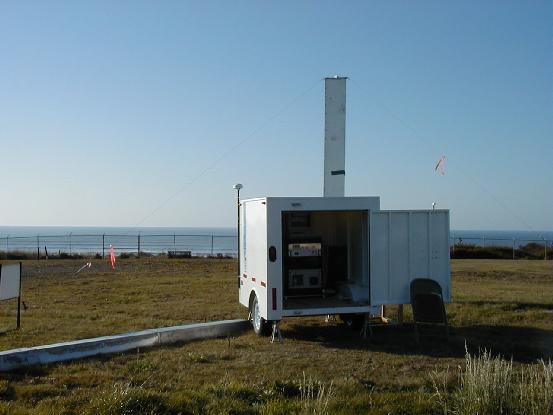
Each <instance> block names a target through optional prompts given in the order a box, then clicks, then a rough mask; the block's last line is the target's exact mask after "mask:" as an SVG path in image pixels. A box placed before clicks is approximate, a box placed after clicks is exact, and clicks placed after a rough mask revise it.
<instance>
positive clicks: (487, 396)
mask: <svg viewBox="0 0 553 415" xmlns="http://www.w3.org/2000/svg"><path fill="white" fill-rule="evenodd" d="M447 375H448V374H446V376H444V377H443V379H442V381H441V382H439V381H438V378H439V376H436V375H434V378H433V381H434V388H435V391H436V396H437V398H438V402H439V404H440V406H441V408H442V411H443V413H444V414H446V415H447V414H456V415H475V414H482V415H484V414H485V415H504V414H520V415H522V414H531V415H550V414H551V411H552V410H553V406H552V404H553V365H552V363H551V362H548V363H545V362H544V361H540V362H539V363H538V364H533V365H528V366H526V367H523V368H521V369H520V370H519V371H516V370H515V369H514V368H513V362H512V360H511V361H507V360H504V359H502V358H501V356H496V357H493V356H492V355H491V353H490V352H488V351H484V352H483V353H481V354H480V355H479V356H476V357H473V356H471V355H470V354H469V353H468V352H467V353H466V354H465V370H464V371H462V370H460V371H459V374H458V384H457V386H456V387H454V389H453V390H452V391H451V393H448V387H447V381H446V380H445V379H446V378H447Z"/></svg>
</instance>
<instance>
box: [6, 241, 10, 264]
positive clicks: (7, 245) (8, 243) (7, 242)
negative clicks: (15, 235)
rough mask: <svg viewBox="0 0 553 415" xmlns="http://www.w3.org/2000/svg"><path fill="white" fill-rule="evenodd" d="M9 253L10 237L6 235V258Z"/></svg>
mask: <svg viewBox="0 0 553 415" xmlns="http://www.w3.org/2000/svg"><path fill="white" fill-rule="evenodd" d="M9 251H10V235H6V258H7V257H8V252H9Z"/></svg>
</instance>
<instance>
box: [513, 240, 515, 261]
mask: <svg viewBox="0 0 553 415" xmlns="http://www.w3.org/2000/svg"><path fill="white" fill-rule="evenodd" d="M514 259H515V238H513V260H514Z"/></svg>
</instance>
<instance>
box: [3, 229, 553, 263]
mask: <svg viewBox="0 0 553 415" xmlns="http://www.w3.org/2000/svg"><path fill="white" fill-rule="evenodd" d="M110 246H113V248H114V250H115V252H116V254H117V255H121V254H133V255H138V256H140V255H148V254H152V255H158V254H167V253H179V252H180V253H186V252H188V253H189V254H190V255H191V256H225V257H236V255H237V238H236V236H235V235H216V234H201V235H200V234H198V235H193V234H177V233H174V234H133V235H131V234H107V233H106V234H90V235H84V234H71V233H70V234H67V235H36V236H2V237H0V253H1V254H3V255H4V256H6V255H8V254H16V253H21V254H25V255H26V256H30V255H31V256H36V258H41V257H47V256H73V255H96V256H101V257H102V258H103V257H105V256H106V255H108V254H109V249H110ZM450 248H451V253H452V255H451V256H452V258H455V257H459V252H461V251H467V249H469V248H470V249H472V251H473V252H476V251H479V252H483V251H485V250H486V249H487V248H488V249H489V250H496V251H497V250H502V251H501V252H503V254H502V255H503V257H505V255H506V254H505V250H506V249H508V250H510V252H511V257H512V258H513V259H517V258H522V257H528V256H524V255H523V254H522V253H523V252H525V250H526V251H532V257H538V256H541V257H542V258H543V259H548V258H549V257H550V256H551V250H552V249H553V241H551V240H546V239H517V238H486V237H485V236H482V237H459V236H452V237H451V238H450ZM549 259H550V258H549Z"/></svg>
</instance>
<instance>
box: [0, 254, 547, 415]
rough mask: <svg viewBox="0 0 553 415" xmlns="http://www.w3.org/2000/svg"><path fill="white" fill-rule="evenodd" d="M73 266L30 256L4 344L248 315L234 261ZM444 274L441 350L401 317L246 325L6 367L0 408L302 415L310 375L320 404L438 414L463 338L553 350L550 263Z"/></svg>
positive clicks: (502, 348) (498, 346)
mask: <svg viewBox="0 0 553 415" xmlns="http://www.w3.org/2000/svg"><path fill="white" fill-rule="evenodd" d="M81 262H82V261H81ZM81 262H80V261H74V260H65V261H50V260H49V261H26V262H25V263H24V280H23V300H24V301H25V303H26V304H27V306H28V309H27V310H26V311H24V312H23V315H22V330H21V331H19V332H17V331H15V330H12V327H13V326H14V324H15V305H14V303H13V302H11V303H9V302H7V303H4V304H2V305H1V306H0V316H1V318H0V327H4V328H5V330H6V331H5V333H4V334H3V335H2V336H0V349H9V348H14V347H22V346H31V345H38V344H44V343H52V342H57V341H63V340H72V339H76V338H84V337H92V336H98V335H106V334H113V333H119V332H125V331H131V330H138V329H145V328H151V327H159V326H169V325H176V324H182V323H186V322H192V321H204V320H214V319H229V318H237V317H245V316H246V312H245V310H244V309H242V308H240V307H239V306H238V304H237V290H236V279H235V277H234V276H233V275H234V270H235V263H234V262H233V261H231V260H207V259H188V260H168V259H161V258H145V259H140V260H137V259H129V260H120V261H119V262H118V264H119V267H118V270H117V271H115V272H111V271H110V270H109V269H108V266H107V264H106V263H105V262H102V261H96V262H94V263H93V267H92V268H91V269H90V270H85V271H83V272H82V273H81V274H79V275H74V271H75V270H76V269H78V268H79V266H80V265H82V264H81ZM452 270H453V303H452V304H450V305H449V306H448V312H449V316H450V320H451V323H452V326H453V334H452V338H451V341H450V344H449V346H445V345H443V344H442V342H441V341H439V340H433V339H429V340H427V342H426V343H425V344H424V345H423V347H422V348H418V347H417V346H416V345H415V343H414V341H413V337H412V331H411V328H410V327H409V326H408V325H406V326H405V327H403V328H401V329H400V328H391V327H389V328H382V329H376V330H375V336H374V338H373V339H372V340H371V341H363V340H361V339H360V338H359V336H358V334H357V333H354V332H351V331H348V330H346V329H345V328H343V327H341V326H340V324H339V323H338V322H330V323H324V319H322V318H307V319H289V320H286V321H285V322H284V324H283V325H282V332H283V335H284V337H285V342H284V343H283V344H270V343H269V342H268V340H267V339H266V338H259V337H257V336H255V335H254V334H253V333H251V332H249V333H246V334H245V335H243V336H240V337H238V338H234V339H231V341H230V344H229V342H228V341H227V339H220V340H209V341H201V342H194V343H190V344H184V345H177V346H174V347H163V348H157V349H150V350H147V351H146V350H145V351H140V352H134V353H128V354H122V355H115V356H111V357H103V358H94V359H88V360H85V361H80V362H72V363H66V364H59V365H50V366H43V367H34V368H30V369H28V370H22V371H18V372H13V373H9V374H3V375H2V376H1V377H2V380H0V399H1V400H0V413H2V411H4V412H5V413H39V414H46V413H99V414H102V413H104V414H108V413H113V414H122V413H175V414H176V413H182V414H186V413H255V414H257V413H264V414H279V413H282V414H285V413H298V414H300V413H306V411H307V412H309V411H308V410H306V408H313V407H315V408H317V406H316V400H317V399H318V398H317V396H318V393H319V391H320V387H316V388H315V386H314V389H313V390H312V392H313V393H312V395H311V398H308V402H310V403H309V404H305V402H306V401H302V399H301V397H302V392H301V390H302V382H304V379H311V381H310V382H311V385H323V386H324V388H326V389H325V390H326V392H325V394H324V395H323V397H322V398H321V399H322V400H324V401H325V402H326V406H325V408H326V411H327V412H328V413H348V414H350V413H369V414H388V413H411V414H423V413H441V412H442V410H441V407H440V405H439V403H438V402H437V400H436V399H435V398H433V396H434V388H433V385H432V380H431V378H430V375H429V374H430V373H431V372H433V371H437V372H439V373H445V372H446V371H447V368H448V367H450V368H454V367H457V366H464V355H465V349H464V348H465V342H466V344H467V347H468V348H469V350H471V351H477V350H478V349H479V348H484V347H486V348H488V349H490V350H492V351H493V352H494V353H496V352H499V353H501V354H502V355H504V356H506V357H510V356H513V361H514V366H515V367H516V368H517V370H518V369H519V368H521V367H522V368H524V367H529V366H528V365H529V364H530V363H535V362H536V360H537V359H539V358H547V357H551V353H552V351H553V347H552V346H553V341H552V340H553V338H552V335H551V333H552V331H553V301H552V291H551V289H552V285H553V275H552V264H551V262H545V261H516V262H513V261H497V260H496V261H493V260H489V261H488V260H457V261H453V262H452ZM393 311H394V310H393V309H392V310H391V311H390V312H392V313H393ZM304 376H306V378H304ZM331 384H332V386H330V385H331ZM329 388H330V391H331V392H328V391H329ZM321 402H322V401H321ZM310 413H313V412H310Z"/></svg>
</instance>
